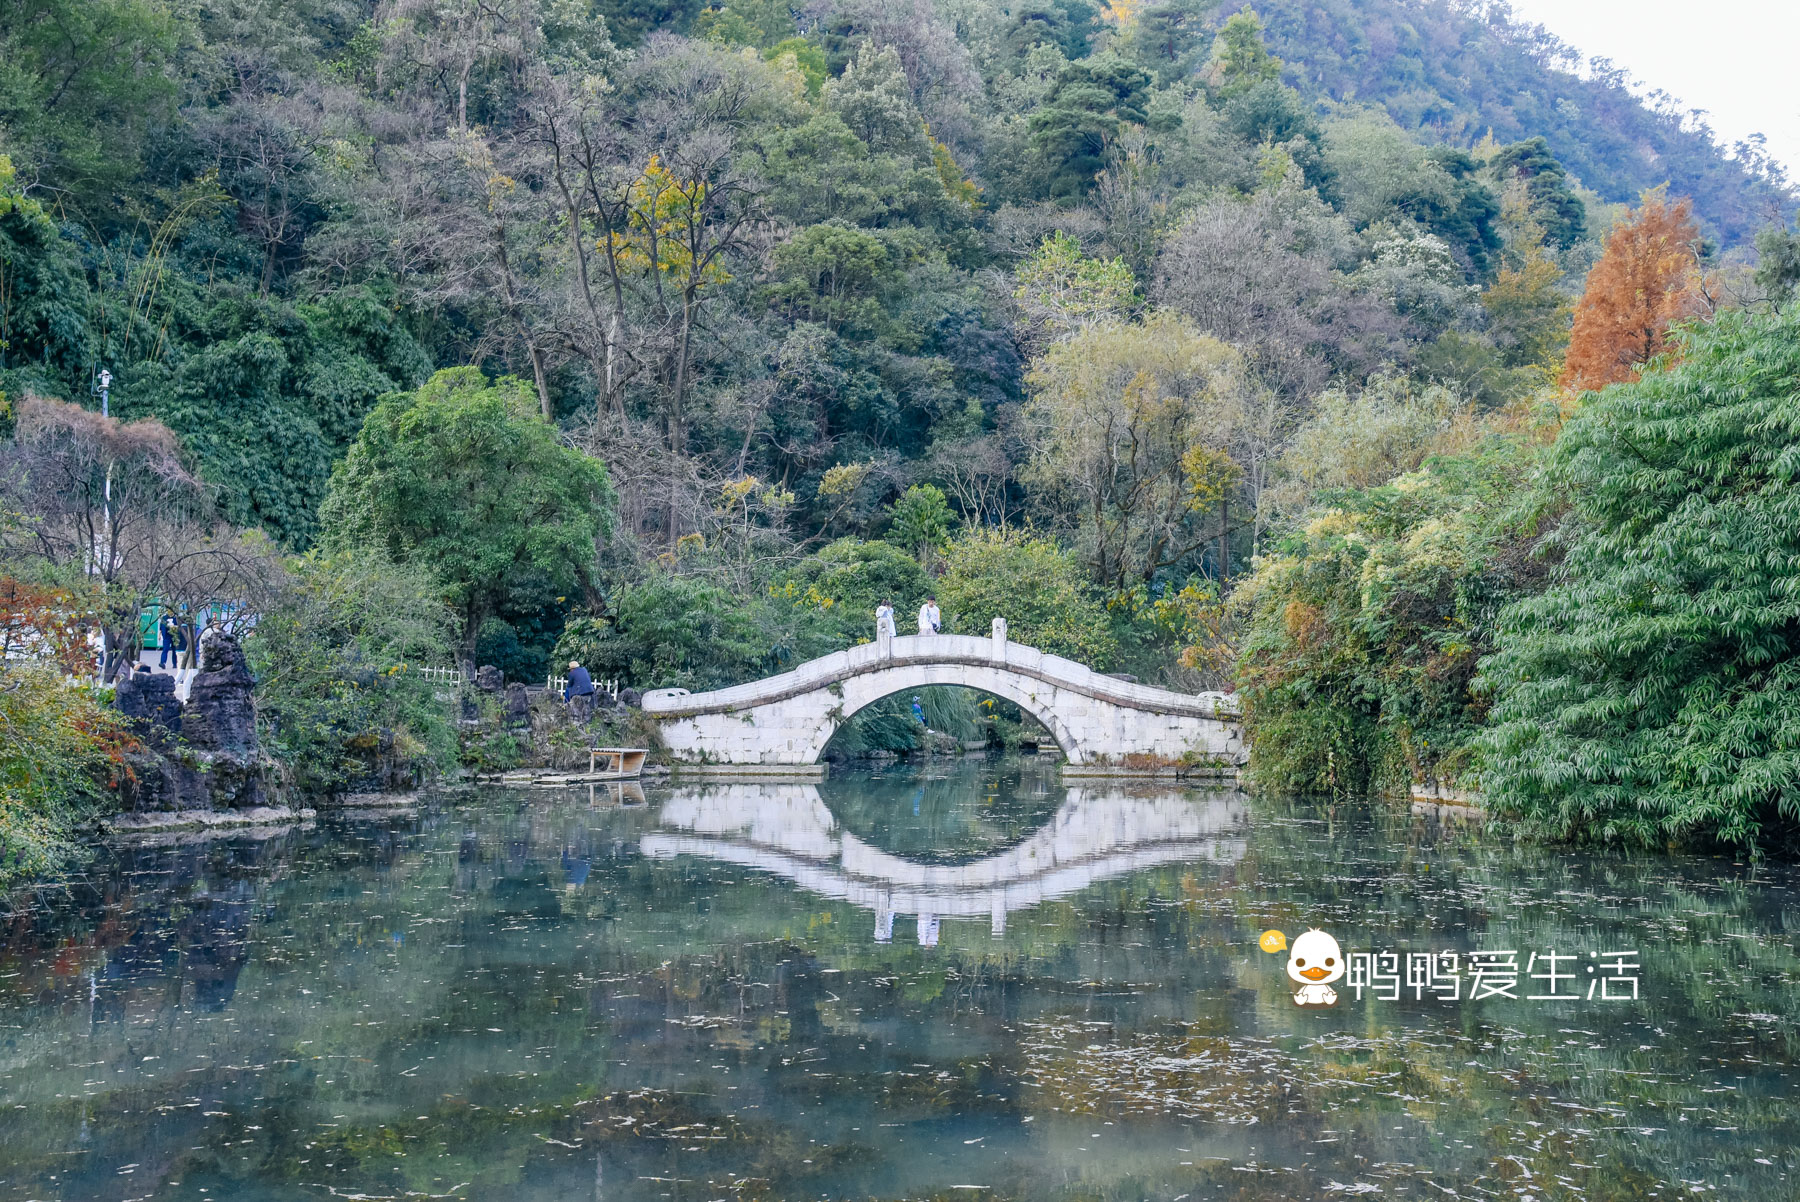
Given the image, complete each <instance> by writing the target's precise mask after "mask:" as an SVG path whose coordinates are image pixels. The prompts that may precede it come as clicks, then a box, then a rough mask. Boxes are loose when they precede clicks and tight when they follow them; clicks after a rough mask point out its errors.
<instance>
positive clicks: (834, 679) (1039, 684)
mask: <svg viewBox="0 0 1800 1202" xmlns="http://www.w3.org/2000/svg"><path fill="white" fill-rule="evenodd" d="M994 625H995V631H994V635H993V637H992V638H971V637H968V636H965V635H919V636H914V637H907V638H883V639H880V640H879V641H877V642H875V643H869V644H865V645H863V646H860V647H852V648H850V649H849V650H847V651H840V652H837V653H836V654H833V655H827V656H823V657H821V658H819V659H815V660H812V661H810V662H808V663H805V664H802V665H800V666H799V667H798V668H795V669H794V670H793V671H791V672H785V673H783V674H781V675H780V676H772V677H770V678H768V679H766V680H758V681H752V682H750V683H748V684H742V685H736V686H734V687H732V688H729V689H717V690H714V691H712V692H709V693H689V692H688V691H687V690H685V689H657V690H654V691H652V692H649V693H646V694H645V695H644V712H645V714H646V715H648V716H649V717H651V718H654V719H656V720H657V721H658V723H659V725H660V726H661V728H662V734H663V739H664V742H665V743H667V745H668V747H669V750H670V752H671V754H672V755H673V756H674V758H675V759H676V760H677V761H680V762H684V763H690V764H709V765H720V766H728V765H729V766H736V767H740V768H750V769H752V770H755V768H758V767H760V768H761V769H762V770H764V771H768V770H773V769H778V768H780V767H784V766H785V767H789V768H798V767H803V766H807V765H813V764H816V763H818V760H819V754H820V753H821V752H822V751H824V749H825V744H826V743H827V742H829V741H830V739H831V736H832V734H833V733H835V732H836V730H837V728H838V727H839V726H840V725H842V723H843V722H844V721H845V720H846V719H848V718H849V717H850V716H851V715H853V714H855V713H856V712H857V711H858V710H860V709H862V708H863V707H864V706H867V705H870V704H872V703H874V702H876V701H879V700H880V699H881V698H883V697H889V696H892V695H894V694H896V693H910V692H913V691H915V690H918V689H921V688H924V687H926V686H929V685H962V686H965V687H968V688H972V689H980V690H982V691H984V692H988V693H992V694H994V695H995V696H997V697H1004V698H1005V699H1007V700H1008V701H1011V702H1013V703H1014V704H1016V705H1018V706H1019V708H1020V709H1022V710H1024V711H1025V712H1026V713H1028V714H1030V715H1031V716H1032V717H1034V718H1036V719H1037V720H1038V721H1039V722H1041V723H1042V724H1043V725H1044V728H1045V729H1046V730H1048V731H1049V732H1050V734H1051V737H1053V738H1054V739H1055V740H1056V742H1057V745H1058V746H1059V747H1061V749H1062V751H1063V754H1064V755H1065V756H1066V757H1067V758H1068V762H1069V764H1070V765H1072V766H1076V767H1079V768H1083V769H1088V770H1093V771H1098V770H1106V769H1109V768H1111V769H1119V770H1132V769H1144V768H1154V767H1157V766H1161V765H1170V764H1175V763H1177V762H1189V763H1191V762H1193V761H1195V760H1196V759H1207V760H1211V761H1213V762H1215V763H1217V764H1219V765H1221V766H1237V765H1241V764H1242V763H1243V761H1244V744H1243V738H1242V735H1241V733H1240V731H1239V729H1238V725H1237V721H1236V718H1237V711H1236V706H1235V704H1234V703H1235V698H1232V697H1230V696H1228V695H1226V694H1222V693H1203V694H1198V695H1189V694H1185V693H1175V692H1171V691H1170V690H1168V689H1158V688H1152V687H1150V686H1147V685H1140V684H1133V683H1128V682H1126V681H1122V680H1118V679H1115V678H1113V677H1110V676H1105V675H1102V674H1100V673H1097V672H1094V671H1092V670H1091V669H1089V668H1087V667H1086V666H1084V665H1082V664H1078V663H1075V662H1074V661H1072V660H1066V659H1062V658H1061V657H1059V656H1055V655H1046V654H1044V653H1043V652H1041V651H1039V650H1037V649H1036V648H1034V647H1026V646H1023V645H1022V644H1019V643H1014V642H1011V641H1009V640H1008V639H1007V638H1006V628H1005V623H1004V621H996V622H995V624H994Z"/></svg>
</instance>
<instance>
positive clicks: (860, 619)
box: [769, 538, 931, 659]
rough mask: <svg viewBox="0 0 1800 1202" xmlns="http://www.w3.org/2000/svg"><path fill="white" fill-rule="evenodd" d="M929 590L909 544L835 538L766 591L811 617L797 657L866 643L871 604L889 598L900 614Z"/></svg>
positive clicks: (870, 631) (871, 621)
mask: <svg viewBox="0 0 1800 1202" xmlns="http://www.w3.org/2000/svg"><path fill="white" fill-rule="evenodd" d="M930 589H931V580H930V578H929V577H928V576H926V574H925V569H924V568H922V567H920V566H919V561H918V560H917V559H916V558H914V557H913V553H912V549H911V548H905V549H903V548H901V547H898V546H896V545H894V544H893V543H892V542H864V541H862V540H861V539H856V538H840V539H838V540H836V541H835V542H831V543H827V544H826V545H825V546H824V547H821V548H820V549H819V552H818V554H816V555H809V556H807V557H806V558H805V559H803V560H801V561H800V562H799V563H798V564H796V565H795V566H794V567H792V568H790V569H789V570H788V571H787V572H785V573H783V574H782V576H781V577H780V578H779V579H778V580H777V581H776V582H775V583H774V584H773V585H771V586H770V589H769V593H770V596H771V597H773V598H774V599H775V600H776V601H777V602H783V603H786V604H788V605H789V606H791V607H792V608H794V609H795V610H798V611H802V612H804V613H805V614H806V615H808V617H809V618H810V619H811V620H810V621H809V622H808V623H806V627H807V633H808V634H810V636H811V639H810V640H807V641H804V642H803V644H802V645H799V646H796V647H795V648H794V655H795V657H796V658H799V659H810V658H812V657H813V656H815V655H823V654H825V653H826V652H829V651H837V650H841V649H842V648H844V647H848V646H853V645H855V644H857V643H866V642H870V641H871V640H873V639H874V637H875V607H876V606H878V605H880V604H881V603H882V601H884V600H888V601H892V602H893V603H894V611H895V612H896V613H899V614H902V615H904V614H905V613H907V612H908V611H909V610H911V609H914V608H916V607H917V606H918V605H919V603H920V602H922V601H923V600H924V599H925V595H926V593H927V592H929V591H930Z"/></svg>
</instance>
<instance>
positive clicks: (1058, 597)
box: [938, 527, 1118, 669]
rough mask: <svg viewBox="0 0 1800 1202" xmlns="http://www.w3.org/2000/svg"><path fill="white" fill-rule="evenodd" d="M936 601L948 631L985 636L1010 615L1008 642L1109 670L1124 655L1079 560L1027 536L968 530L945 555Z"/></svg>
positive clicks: (1047, 541) (1006, 531) (1025, 533)
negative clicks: (1119, 653) (996, 620)
mask: <svg viewBox="0 0 1800 1202" xmlns="http://www.w3.org/2000/svg"><path fill="white" fill-rule="evenodd" d="M944 559H945V563H944V575H943V577H942V578H941V579H940V580H939V582H938V603H939V606H940V608H941V609H942V610H943V613H944V625H945V629H946V631H948V632H950V633H955V634H973V635H985V634H987V633H988V631H989V629H990V628H991V627H992V625H993V621H994V619H995V618H1005V619H1006V625H1007V637H1009V638H1011V639H1012V640H1013V641H1014V642H1018V643H1025V644H1028V645H1030V646H1033V647H1036V648H1037V649H1038V650H1040V651H1047V652H1049V653H1050V654H1052V655H1061V656H1064V657H1066V658H1068V659H1072V660H1076V661H1078V662H1080V663H1084V664H1086V665H1088V666H1089V667H1090V668H1096V669H1105V668H1108V667H1110V666H1111V664H1112V659H1113V656H1114V655H1115V653H1116V652H1117V650H1118V646H1117V643H1116V641H1115V640H1114V637H1113V634H1112V631H1111V630H1110V629H1109V627H1108V624H1107V617H1106V608H1105V606H1103V605H1101V604H1100V602H1099V600H1098V599H1097V598H1096V597H1095V596H1094V592H1093V588H1092V586H1091V585H1089V584H1088V581H1087V574H1086V573H1085V572H1084V571H1082V569H1081V565H1080V564H1079V563H1077V562H1076V560H1075V557H1074V556H1072V555H1070V554H1069V553H1068V552H1066V551H1064V550H1063V549H1062V548H1061V547H1058V546H1057V545H1056V544H1055V543H1054V542H1052V541H1051V540H1050V539H1047V538H1044V537H1043V536H1042V535H1038V534H1033V533H1031V532H1029V531H1024V530H1015V529H1005V528H999V529H996V528H993V527H985V528H979V529H973V530H967V531H964V532H963V534H962V536H961V537H960V538H958V539H956V540H955V541H954V542H952V543H951V544H950V546H949V548H948V549H947V550H946V552H945V555H944Z"/></svg>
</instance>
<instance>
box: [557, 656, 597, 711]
mask: <svg viewBox="0 0 1800 1202" xmlns="http://www.w3.org/2000/svg"><path fill="white" fill-rule="evenodd" d="M593 695H594V678H593V677H592V676H589V675H588V670H587V669H586V668H584V667H582V666H581V662H580V661H579V660H573V659H572V660H570V661H569V683H568V684H567V685H566V686H564V688H563V700H564V701H569V700H572V699H573V698H576V697H592V696H593Z"/></svg>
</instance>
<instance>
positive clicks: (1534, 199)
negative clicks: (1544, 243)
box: [1494, 138, 1587, 250]
mask: <svg viewBox="0 0 1800 1202" xmlns="http://www.w3.org/2000/svg"><path fill="white" fill-rule="evenodd" d="M1494 173H1495V174H1496V175H1497V176H1499V178H1500V181H1501V184H1502V185H1505V184H1507V183H1510V182H1512V181H1514V180H1517V181H1519V182H1521V183H1523V184H1524V186H1525V195H1526V197H1527V199H1528V202H1529V204H1530V206H1531V215H1532V216H1533V217H1534V218H1535V219H1536V220H1537V221H1539V222H1540V223H1541V224H1542V225H1543V227H1544V236H1545V237H1546V238H1547V239H1548V240H1549V242H1550V245H1552V246H1554V247H1557V248H1558V249H1562V250H1566V249H1568V248H1569V247H1571V246H1573V245H1575V244H1576V243H1577V242H1579V241H1581V239H1582V238H1583V237H1585V236H1586V235H1587V206H1586V205H1584V204H1583V203H1582V202H1581V197H1579V196H1577V195H1576V194H1575V189H1574V187H1573V186H1572V185H1571V184H1570V183H1569V173H1568V172H1567V171H1566V170H1564V169H1563V165H1562V164H1561V163H1559V162H1557V161H1556V156H1555V155H1553V154H1551V153H1550V145H1549V143H1547V142H1546V141H1544V139H1542V138H1528V139H1526V140H1525V141H1523V142H1514V143H1513V144H1512V145H1511V146H1508V147H1506V148H1505V149H1503V150H1502V151H1501V152H1500V153H1499V154H1498V155H1496V156H1495V158H1494Z"/></svg>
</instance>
